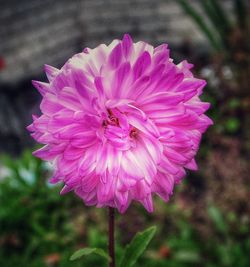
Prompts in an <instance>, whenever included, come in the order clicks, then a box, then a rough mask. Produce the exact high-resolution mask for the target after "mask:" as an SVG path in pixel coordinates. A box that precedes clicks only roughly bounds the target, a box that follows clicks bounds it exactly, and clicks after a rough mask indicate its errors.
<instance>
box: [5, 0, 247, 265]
mask: <svg viewBox="0 0 250 267" xmlns="http://www.w3.org/2000/svg"><path fill="white" fill-rule="evenodd" d="M124 33H130V34H131V35H132V37H133V38H134V40H135V41H139V40H143V41H147V42H150V43H152V44H154V45H158V44H161V43H163V42H167V43H168V44H169V46H170V49H171V56H172V58H174V60H175V62H176V63H178V62H180V61H181V60H183V59H187V60H188V61H190V62H191V63H193V64H195V68H194V72H195V73H196V76H197V77H201V78H203V79H206V80H207V82H208V85H207V87H206V89H205V92H204V95H203V99H204V100H205V101H209V102H211V103H212V107H211V109H210V111H209V112H208V115H209V116H210V117H212V119H213V120H214V123H215V124H214V126H212V127H211V128H210V129H209V131H208V132H207V133H206V134H205V136H204V138H203V141H202V145H201V149H200V151H199V153H198V155H197V161H198V164H199V171H198V172H196V173H188V175H187V177H186V178H185V179H184V181H183V183H182V184H181V185H179V186H177V188H176V189H175V194H174V195H173V197H172V198H171V200H170V201H169V203H167V204H166V203H163V202H162V201H161V200H159V199H158V198H155V212H154V213H153V214H147V213H146V212H145V211H144V210H143V208H142V207H140V205H137V204H133V205H132V206H131V207H130V208H129V209H128V211H127V213H126V214H125V215H124V216H119V215H118V214H117V232H116V235H117V240H118V242H117V243H118V245H117V246H118V247H117V256H118V258H119V256H120V255H121V252H122V247H123V246H124V244H126V243H127V242H128V241H129V240H130V239H131V238H132V236H133V235H134V234H135V233H136V232H137V231H139V230H143V229H144V228H146V227H147V226H150V225H153V224H156V225H157V226H158V232H157V236H156V238H155V240H154V241H153V242H152V244H151V245H150V248H149V250H148V252H147V253H146V254H145V256H144V257H143V258H141V259H140V261H139V263H138V267H140V266H141V267H142V266H143V267H145V266H147V267H154V266H155V267H156V266H157V267H158V266H159V267H161V266H162V267H168V266H170V267H171V266H172V267H179V266H202V267H203V266H205V267H213V266H214V267H217V266H219V267H220V266H225V267H226V266H234V267H235V266H239V267H248V266H250V258H249V253H250V232H249V231H250V201H249V200H250V178H249V173H250V166H249V159H250V157H249V155H250V116H249V114H250V94H249V84H250V3H249V1H248V0H154V1H152V0H71V1H69V0H68V1H67V0H60V1H59V0H23V1H18V0H0V154H1V156H0V266H3V267H12V266H19V267H47V266H49V267H50V266H52V267H53V266H60V267H64V266H73V267H77V266H86V267H87V266H93V267H100V266H105V263H104V262H103V260H102V259H99V258H98V257H95V256H93V257H90V258H88V259H84V260H81V261H79V262H69V256H70V255H71V254H72V253H73V252H74V251H75V250H76V249H78V248H81V247H84V246H99V247H103V248H106V242H107V240H106V231H107V213H106V210H105V209H97V208H94V207H91V208H86V207H85V206H84V205H83V203H82V202H81V201H80V200H79V199H78V198H77V197H76V196H74V195H73V194H68V195H66V196H59V191H60V188H59V187H57V186H51V185H49V184H48V183H47V178H48V177H49V175H50V173H51V169H50V167H49V165H48V164H46V163H44V162H41V161H40V160H38V159H36V158H34V157H33V156H32V155H31V152H32V150H34V149H35V146H36V145H35V143H34V142H33V141H32V140H31V138H30V137H29V135H28V133H27V131H26V126H27V125H28V124H29V123H30V122H31V114H34V113H35V114H36V113H37V114H38V113H39V102H40V96H39V94H38V92H37V91H36V89H34V88H33V87H32V85H31V80H32V79H36V80H41V81H45V80H46V79H45V76H44V74H43V65H44V64H50V65H53V66H55V67H58V68H60V67H61V66H62V65H63V64H64V62H65V61H66V60H67V59H68V58H69V57H71V56H72V55H73V54H75V53H78V52H80V51H82V49H83V48H84V47H91V48H93V47H95V46H96V45H98V44H100V43H103V42H104V43H107V44H108V43H110V42H111V40H113V39H115V38H122V35H123V34H124ZM124 233H126V234H124Z"/></svg>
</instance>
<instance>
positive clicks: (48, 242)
mask: <svg viewBox="0 0 250 267" xmlns="http://www.w3.org/2000/svg"><path fill="white" fill-rule="evenodd" d="M2 162H4V167H5V168H6V175H5V176H6V177H5V178H2V179H1V180H0V203H1V208H0V266H4V267H13V266H18V267H27V266H29V267H45V266H60V267H66V266H67V267H69V266H73V267H77V266H79V267H80V266H81V267H82V266H83V267H84V266H86V267H87V266H92V267H100V266H106V263H105V259H103V258H101V257H99V256H95V255H92V256H89V257H87V258H83V259H80V260H78V261H74V262H71V261H69V258H70V255H72V253H73V252H74V251H75V250H76V249H77V248H80V247H84V246H88V247H98V248H102V249H104V250H106V249H107V238H106V233H104V232H103V231H105V230H103V229H102V227H101V226H100V225H101V224H104V227H106V223H105V216H106V215H104V213H103V212H102V210H101V209H96V208H94V207H91V208H87V209H85V208H84V207H83V203H82V202H81V201H79V200H78V199H77V198H76V197H75V196H73V195H67V196H63V197H62V196H60V195H59V190H60V189H59V188H58V187H57V186H51V185H49V184H48V183H47V182H46V178H47V176H48V173H49V168H48V166H47V165H46V164H44V163H43V162H41V161H40V160H39V159H36V158H34V157H33V156H32V155H31V152H29V151H26V152H25V153H24V154H23V156H22V157H20V158H19V159H16V160H13V159H11V158H10V157H7V156H5V157H4V158H3V157H2ZM157 203H158V202H157ZM159 203H160V202H159ZM158 205H164V206H163V207H162V208H163V210H165V211H166V209H167V212H166V215H165V216H172V217H174V229H172V230H171V231H170V230H168V226H167V225H158V226H159V229H160V230H159V231H158V232H157V236H156V238H155V239H154V240H153V242H152V244H151V245H150V249H149V250H148V251H147V252H146V254H145V255H144V256H143V257H140V258H139V261H138V264H137V265H136V266H138V267H140V266H141V267H145V266H149V267H156V266H157V267H165V266H170V267H181V266H182V267H183V266H205V267H212V266H214V267H215V266H216V267H220V266H221V267H224V266H225V267H226V266H239V267H247V266H250V259H249V257H248V255H249V253H250V236H249V229H248V227H247V226H246V225H242V224H241V223H240V222H239V221H238V220H237V216H236V214H234V213H233V212H231V213H230V214H227V216H225V215H223V214H222V212H221V211H220V210H219V209H218V208H216V207H215V206H212V205H211V206H209V207H208V211H207V212H208V216H209V218H210V221H211V228H212V229H213V233H214V234H213V235H211V236H209V237H206V238H205V237H201V236H200V235H199V233H198V231H197V230H196V229H195V227H194V226H192V224H191V223H190V220H189V219H190V216H191V214H189V213H185V212H183V211H181V210H178V208H177V207H176V205H175V204H174V203H172V204H170V203H169V204H167V205H166V204H162V203H160V204H158ZM93 210H94V211H95V212H96V214H97V218H98V220H99V221H100V224H98V223H88V222H87V221H85V223H86V225H84V220H80V224H79V223H78V224H77V223H76V222H77V220H78V219H77V218H78V217H79V213H81V212H82V213H83V212H85V211H86V214H85V215H86V216H90V217H91V216H92V215H91V214H90V215H89V213H88V212H90V211H93ZM138 213H139V214H138V216H145V217H147V216H148V214H147V213H146V212H145V211H141V210H139V211H138ZM98 216H99V217H98ZM155 216H156V217H155V218H157V216H158V215H157V214H156V215H155ZM120 219H121V220H122V218H120ZM154 223H155V224H157V219H155V221H154ZM142 228H144V227H142ZM82 229H85V233H84V234H83V233H81V230H82ZM123 235H124V233H122V232H119V229H118V230H117V239H118V242H117V248H116V253H117V258H118V262H119V261H120V260H121V257H122V253H123V251H124V249H123V247H124V246H123V245H121V244H122V238H123Z"/></svg>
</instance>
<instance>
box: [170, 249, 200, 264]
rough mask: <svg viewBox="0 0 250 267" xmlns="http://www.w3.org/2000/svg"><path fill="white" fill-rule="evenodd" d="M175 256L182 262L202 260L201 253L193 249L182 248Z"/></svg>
mask: <svg viewBox="0 0 250 267" xmlns="http://www.w3.org/2000/svg"><path fill="white" fill-rule="evenodd" d="M174 258H175V259H176V260H177V261H181V262H190V263H198V262H200V261H201V257H200V255H199V254H198V253H197V252H195V251H191V250H180V251H178V252H176V253H175V255H174Z"/></svg>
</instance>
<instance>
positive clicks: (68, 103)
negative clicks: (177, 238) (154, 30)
mask: <svg viewBox="0 0 250 267" xmlns="http://www.w3.org/2000/svg"><path fill="white" fill-rule="evenodd" d="M191 67H192V65H191V64H188V63H187V62H186V61H183V62H181V63H180V64H178V65H175V64H174V63H173V60H172V59H171V58H170V57H169V50H168V48H167V45H166V44H163V45H160V46H158V47H156V48H154V47H153V46H151V45H149V44H147V43H145V42H138V43H133V42H132V39H131V37H130V36H129V35H128V34H125V35H124V37H123V40H114V41H113V42H112V43H111V44H110V45H108V46H106V45H104V44H102V45H100V46H98V47H97V48H94V49H89V48H86V49H84V51H83V52H82V53H79V54H76V55H75V56H73V57H72V58H71V59H69V60H68V61H67V63H66V64H65V65H64V66H63V67H62V68H61V69H60V70H58V69H55V68H53V67H51V66H48V65H46V66H45V72H46V74H47V77H48V80H49V83H42V82H38V81H33V84H34V86H35V87H36V88H37V89H38V90H39V92H40V93H41V94H42V96H43V99H42V102H41V106H40V107H41V111H42V115H41V116H40V117H37V116H34V118H33V119H34V121H33V123H32V124H31V125H30V126H29V127H28V129H29V131H31V132H32V133H31V135H32V136H33V138H34V139H36V140H37V141H38V142H39V143H42V144H45V146H44V147H43V148H41V149H39V150H38V151H36V152H34V155H35V156H37V157H39V158H42V159H44V160H47V161H50V162H52V163H53V164H54V167H55V173H54V176H53V177H52V178H51V180H50V181H51V183H57V182H63V183H64V184H65V185H64V187H63V189H62V191H61V193H67V192H69V191H71V190H73V191H74V192H75V193H76V194H77V195H78V196H80V198H82V199H83V201H84V202H85V203H86V205H96V206H97V207H103V206H110V207H116V208H117V209H118V210H119V211H120V212H122V213H123V212H125V210H126V209H127V208H128V206H129V204H130V203H131V201H132V200H136V201H139V202H140V203H142V204H143V205H144V207H145V208H146V209H147V210H148V211H149V212H152V211H153V202H152V195H153V194H157V195H159V196H160V197H161V198H162V199H164V200H165V201H168V199H169V196H170V195H171V194H172V193H173V187H174V184H176V183H179V182H180V180H181V179H182V178H183V176H184V175H185V168H186V169H191V170H196V169H197V165H196V163H195V160H194V156H195V154H196V152H197V150H198V148H199V143H200V140H201V135H202V133H203V132H204V131H205V130H206V129H207V127H208V126H209V125H211V124H212V121H211V120H210V119H209V118H208V117H207V116H205V115H204V112H205V111H206V110H207V109H208V108H209V103H204V102H202V101H201V100H200V98H199V96H200V95H201V93H202V89H203V87H204V86H205V84H206V82H205V81H204V80H200V79H196V78H194V77H193V75H192V73H191V72H190V68H191Z"/></svg>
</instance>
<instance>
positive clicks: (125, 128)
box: [102, 109, 139, 150]
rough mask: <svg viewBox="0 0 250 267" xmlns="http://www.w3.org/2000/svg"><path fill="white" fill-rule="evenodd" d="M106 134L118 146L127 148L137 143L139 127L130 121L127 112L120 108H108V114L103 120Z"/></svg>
mask: <svg viewBox="0 0 250 267" xmlns="http://www.w3.org/2000/svg"><path fill="white" fill-rule="evenodd" d="M102 127H103V129H104V132H103V133H104V136H105V137H106V139H107V140H108V141H109V142H110V143H111V144H113V146H115V147H116V148H120V149H122V150H123V149H124V150H127V149H129V148H130V147H131V146H132V147H134V146H135V145H136V144H135V143H136V137H137V136H138V133H139V131H138V129H136V128H135V127H133V126H131V125H130V124H129V123H128V120H127V116H126V114H124V113H122V112H120V111H119V110H114V111H113V112H112V111H111V110H110V109H108V110H107V116H106V118H105V119H104V120H103V122H102Z"/></svg>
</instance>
